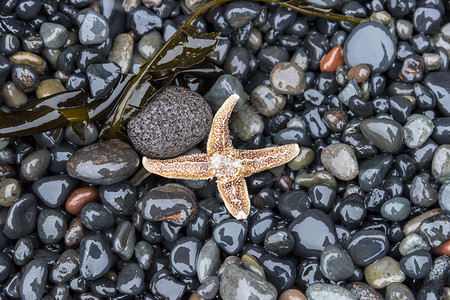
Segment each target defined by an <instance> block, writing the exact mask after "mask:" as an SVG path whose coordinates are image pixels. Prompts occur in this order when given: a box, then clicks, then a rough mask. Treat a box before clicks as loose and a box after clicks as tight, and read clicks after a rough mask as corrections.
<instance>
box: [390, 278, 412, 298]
mask: <svg viewBox="0 0 450 300" xmlns="http://www.w3.org/2000/svg"><path fill="white" fill-rule="evenodd" d="M385 299H386V300H394V299H404V300H407V299H415V297H414V294H413V292H412V291H411V290H410V289H409V288H408V287H407V286H406V285H404V284H402V283H398V282H392V283H390V284H389V285H388V286H387V287H386V294H385Z"/></svg>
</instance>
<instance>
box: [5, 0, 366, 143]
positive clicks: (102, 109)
mask: <svg viewBox="0 0 450 300" xmlns="http://www.w3.org/2000/svg"><path fill="white" fill-rule="evenodd" d="M230 1H233V0H214V1H211V2H209V3H207V4H206V5H204V6H203V7H202V8H201V9H199V10H197V11H196V12H195V13H194V14H192V15H191V16H190V17H189V19H187V20H186V21H185V22H184V23H183V24H182V25H181V26H180V28H179V29H178V30H177V31H176V32H175V33H174V34H173V35H172V37H171V38H170V39H169V40H168V41H167V42H166V43H164V45H163V47H162V48H161V49H160V50H159V51H158V53H157V54H156V55H155V57H153V58H152V59H151V60H149V61H148V62H147V63H145V64H144V65H143V66H142V67H141V69H140V71H139V73H138V74H136V75H134V74H124V75H121V78H120V80H119V83H118V84H117V85H116V86H115V87H114V89H113V91H112V92H111V93H110V94H109V95H108V96H106V97H105V98H103V99H93V98H91V97H89V96H88V95H87V94H86V92H85V91H83V90H77V91H69V92H62V93H59V94H56V95H52V96H49V97H46V98H43V99H39V100H35V101H32V102H30V103H27V104H26V105H24V106H22V107H20V108H17V109H15V110H13V111H11V112H3V111H0V137H3V136H25V135H31V134H35V133H39V132H43V131H48V130H52V129H56V128H59V127H63V126H66V125H69V124H72V126H73V128H74V131H75V133H76V134H77V135H79V136H80V137H81V138H83V131H84V130H83V129H84V126H85V124H86V122H89V121H98V120H102V128H101V130H100V138H102V139H112V138H120V139H124V140H127V139H128V137H127V135H126V124H127V123H128V121H129V120H130V119H131V118H132V117H133V116H135V115H136V114H137V113H139V111H140V110H141V109H142V107H143V106H144V105H145V104H146V103H147V102H148V101H150V100H151V99H152V98H153V97H154V96H155V95H156V94H157V93H158V91H160V90H161V89H163V88H164V87H166V86H168V85H169V84H171V83H174V84H178V85H183V86H187V87H189V88H190V89H191V90H194V91H198V92H200V93H203V92H205V91H206V90H207V88H208V87H210V86H211V84H212V83H213V82H214V81H215V80H216V79H217V78H218V77H219V76H220V75H221V74H222V73H223V71H222V70H220V69H219V68H218V67H217V66H215V65H214V64H212V63H209V62H206V61H205V59H206V58H207V56H208V54H210V53H211V52H212V51H213V50H214V49H215V46H216V44H217V42H218V39H217V38H218V36H219V34H220V33H200V32H198V31H197V30H195V29H194V28H192V27H191V22H192V21H193V20H194V19H195V18H197V17H198V16H199V15H200V14H202V13H204V12H206V11H207V10H208V9H210V8H211V7H213V6H216V5H219V4H223V3H226V2H230ZM253 1H262V2H271V3H276V4H279V5H281V6H284V7H287V8H290V9H293V10H295V11H297V12H299V13H303V14H307V15H311V16H315V17H324V18H328V19H332V20H338V21H347V22H353V23H360V22H362V21H363V20H364V19H360V18H355V17H350V16H342V15H339V14H335V13H333V12H332V10H331V9H321V8H317V7H314V6H311V5H305V1H304V0H290V1H277V0H253Z"/></svg>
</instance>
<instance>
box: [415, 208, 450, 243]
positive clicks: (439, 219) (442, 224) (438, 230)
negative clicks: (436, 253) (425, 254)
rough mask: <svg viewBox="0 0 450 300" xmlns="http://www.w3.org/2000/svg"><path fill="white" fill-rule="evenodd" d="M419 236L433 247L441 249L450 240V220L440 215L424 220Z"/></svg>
mask: <svg viewBox="0 0 450 300" xmlns="http://www.w3.org/2000/svg"><path fill="white" fill-rule="evenodd" d="M419 234H420V236H421V237H422V238H423V239H424V240H425V241H426V242H427V243H428V244H429V245H430V246H431V247H433V248H435V247H439V246H440V245H441V244H442V243H443V242H445V241H446V240H447V239H449V238H450V218H449V217H448V216H446V215H440V214H439V215H435V216H432V217H429V218H427V219H425V220H423V221H422V223H420V227H419Z"/></svg>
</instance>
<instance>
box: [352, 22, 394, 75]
mask: <svg viewBox="0 0 450 300" xmlns="http://www.w3.org/2000/svg"><path fill="white" fill-rule="evenodd" d="M396 53H397V50H396V46H395V41H394V39H393V38H392V35H391V33H390V32H389V30H388V29H387V28H386V27H385V26H383V24H381V23H379V22H373V21H368V22H363V23H361V24H359V25H358V26H356V27H355V28H353V30H352V31H351V33H350V35H349V36H348V37H347V39H346V40H345V44H344V60H345V63H346V64H347V66H348V67H350V68H351V67H354V66H357V65H360V64H364V65H367V66H368V67H370V68H371V72H373V73H382V72H384V71H386V70H387V69H389V67H390V66H391V65H392V63H393V62H394V60H395V54H396Z"/></svg>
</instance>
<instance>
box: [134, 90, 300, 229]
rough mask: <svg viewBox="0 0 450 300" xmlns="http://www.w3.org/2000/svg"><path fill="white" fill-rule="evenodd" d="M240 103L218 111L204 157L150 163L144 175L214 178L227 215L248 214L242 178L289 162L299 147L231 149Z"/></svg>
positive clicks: (144, 161) (233, 101)
mask: <svg viewBox="0 0 450 300" xmlns="http://www.w3.org/2000/svg"><path fill="white" fill-rule="evenodd" d="M238 100H239V96H238V95H236V94H233V95H231V96H230V97H229V98H228V99H227V100H225V102H224V103H223V105H222V106H221V107H220V109H219V110H218V111H217V113H216V115H215V116H214V120H213V122H212V127H211V131H210V133H209V137H208V143H207V146H206V151H207V153H199V154H192V155H185V156H180V157H177V158H172V159H164V160H159V159H149V158H147V157H144V158H143V159H142V164H143V165H144V167H145V169H147V171H149V172H151V173H154V174H158V175H160V176H163V177H167V178H179V179H210V178H213V177H216V178H217V188H218V189H219V192H220V195H221V196H222V198H223V201H224V203H225V206H226V208H227V209H228V211H229V212H230V213H231V214H232V215H233V216H234V217H235V218H236V219H238V220H243V219H246V218H247V217H248V214H249V213H250V198H249V196H248V191H247V184H246V183H245V179H244V178H245V177H248V176H250V175H252V174H255V173H259V172H261V171H264V170H267V169H270V168H273V167H277V166H280V165H283V164H285V163H287V162H289V161H290V160H291V159H293V158H294V157H296V156H297V155H298V154H299V152H300V149H299V146H298V144H288V145H283V146H279V147H272V148H264V149H257V150H238V149H235V148H233V145H232V143H231V139H230V131H229V129H228V120H229V119H230V115H231V112H232V110H233V108H234V106H235V105H236V102H237V101H238Z"/></svg>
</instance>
